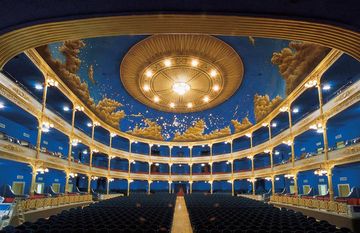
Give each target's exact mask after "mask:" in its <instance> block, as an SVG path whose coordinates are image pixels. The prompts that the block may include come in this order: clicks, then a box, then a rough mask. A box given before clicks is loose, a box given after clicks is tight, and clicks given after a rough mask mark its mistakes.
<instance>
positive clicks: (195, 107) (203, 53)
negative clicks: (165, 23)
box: [120, 34, 244, 113]
mask: <svg viewBox="0 0 360 233" xmlns="http://www.w3.org/2000/svg"><path fill="white" fill-rule="evenodd" d="M243 73H244V68H243V63H242V61H241V58H240V57H239V55H238V54H237V53H236V52H235V51H234V50H233V49H232V48H231V47H230V46H229V45H227V44H226V43H224V42H223V41H221V40H219V39H217V38H215V37H212V36H209V35H198V34H159V35H154V36H150V37H148V38H146V39H144V40H142V41H141V42H139V43H138V44H136V45H135V46H133V47H132V48H131V49H130V50H129V51H128V53H127V54H126V55H125V57H124V59H123V61H122V62H121V65H120V77H121V81H122V83H123V84H124V86H125V88H126V90H127V91H128V92H129V93H130V95H132V96H133V97H134V98H136V99H137V100H139V101H140V102H141V103H143V104H145V105H147V106H149V107H152V108H154V109H157V110H161V111H166V112H174V113H188V112H197V111H202V110H205V109H209V108H212V107H214V106H216V105H218V104H221V103H222V102H224V101H225V100H227V99H228V98H230V97H231V96H232V95H233V94H234V93H235V91H236V90H237V89H238V88H239V86H240V84H241V81H242V78H243Z"/></svg>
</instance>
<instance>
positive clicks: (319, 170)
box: [314, 168, 327, 176]
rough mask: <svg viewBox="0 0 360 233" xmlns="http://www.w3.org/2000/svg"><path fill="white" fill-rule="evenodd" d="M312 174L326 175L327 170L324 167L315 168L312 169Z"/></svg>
mask: <svg viewBox="0 0 360 233" xmlns="http://www.w3.org/2000/svg"><path fill="white" fill-rule="evenodd" d="M314 174H315V175H317V176H323V175H327V171H326V170H325V169H321V168H319V169H317V170H315V171H314Z"/></svg>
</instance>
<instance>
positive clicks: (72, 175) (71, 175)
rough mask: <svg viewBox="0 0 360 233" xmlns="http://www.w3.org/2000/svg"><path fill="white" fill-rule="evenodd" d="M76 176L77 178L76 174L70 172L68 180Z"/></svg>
mask: <svg viewBox="0 0 360 233" xmlns="http://www.w3.org/2000/svg"><path fill="white" fill-rule="evenodd" d="M77 176H78V174H77V173H72V172H70V173H69V177H70V178H75V177H77Z"/></svg>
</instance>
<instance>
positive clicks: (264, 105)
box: [37, 36, 329, 141]
mask: <svg viewBox="0 0 360 233" xmlns="http://www.w3.org/2000/svg"><path fill="white" fill-rule="evenodd" d="M147 38H149V36H115V37H101V38H91V39H83V40H74V41H65V42H59V43H53V44H49V45H46V46H42V47H39V48H37V50H38V52H39V53H40V54H41V55H42V57H43V58H44V59H45V61H46V62H47V63H48V64H49V65H50V66H51V67H52V68H53V70H54V71H55V72H56V73H57V74H58V75H59V77H60V78H61V79H62V80H63V81H64V82H65V83H66V84H67V85H68V87H69V88H70V89H71V90H72V91H73V92H74V93H75V94H76V95H77V96H78V97H79V98H80V99H81V100H82V101H83V102H84V104H86V105H87V106H88V107H89V108H90V109H91V110H92V111H93V112H94V113H95V114H96V115H98V116H99V117H100V118H101V119H102V120H104V121H105V122H107V123H108V124H109V125H111V126H113V127H116V128H119V129H120V130H121V131H124V132H127V133H129V134H133V135H137V136H140V137H144V138H151V139H157V140H167V141H171V140H174V141H195V140H205V139H212V138H217V137H222V136H225V135H230V134H231V133H235V132H240V131H242V130H244V129H247V128H249V127H250V126H251V125H253V124H255V123H256V122H258V121H260V120H261V119H263V118H264V117H265V116H266V115H267V114H268V113H270V112H271V111H272V110H273V109H274V108H275V107H276V106H277V105H278V104H279V103H280V102H281V101H282V100H283V99H284V98H285V97H286V96H287V95H288V94H289V93H291V91H292V90H294V88H295V87H296V86H297V85H298V84H299V83H300V82H301V81H302V80H303V79H304V78H305V77H306V75H307V74H308V73H310V72H311V70H312V69H313V68H314V67H315V66H316V65H317V64H318V63H319V62H320V61H321V60H322V59H323V58H324V57H325V55H326V54H327V52H328V51H329V49H327V48H324V47H321V46H319V45H315V44H310V43H306V42H298V41H286V40H277V39H264V38H252V37H237V36H216V37H215V38H216V39H217V40H220V41H222V42H223V43H225V44H227V45H228V46H230V47H231V48H232V49H233V50H234V52H236V54H237V55H238V56H239V57H240V58H241V61H242V64H243V77H242V81H241V84H240V86H239V88H238V89H237V90H236V91H235V92H234V93H232V95H231V96H229V97H228V98H227V99H226V100H224V101H223V102H221V103H219V104H217V105H216V106H213V107H211V108H208V109H205V110H201V111H194V112H186V113H181V112H171V111H161V110H158V109H155V108H152V107H149V106H148V105H145V104H143V103H141V102H140V101H138V100H137V99H136V98H134V97H133V96H132V95H131V94H130V93H129V92H128V91H127V90H126V89H125V87H124V85H123V83H122V81H121V78H120V64H121V62H122V61H123V59H124V57H125V56H126V54H127V53H128V52H129V50H131V48H132V47H133V46H135V45H136V44H137V43H139V42H141V41H143V40H144V39H147ZM164 59H165V58H164ZM214 64H216V63H214ZM165 66H166V63H165ZM220 68H221V67H220ZM220 68H219V69H220ZM209 75H210V74H209ZM210 76H211V75H210ZM134 78H136V77H134ZM239 78H240V77H239ZM224 79H225V80H226V75H224ZM172 107H174V106H172Z"/></svg>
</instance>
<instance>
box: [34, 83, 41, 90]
mask: <svg viewBox="0 0 360 233" xmlns="http://www.w3.org/2000/svg"><path fill="white" fill-rule="evenodd" d="M35 89H36V90H42V89H43V85H42V84H40V83H37V84H35Z"/></svg>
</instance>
